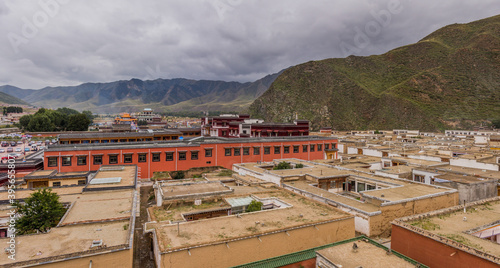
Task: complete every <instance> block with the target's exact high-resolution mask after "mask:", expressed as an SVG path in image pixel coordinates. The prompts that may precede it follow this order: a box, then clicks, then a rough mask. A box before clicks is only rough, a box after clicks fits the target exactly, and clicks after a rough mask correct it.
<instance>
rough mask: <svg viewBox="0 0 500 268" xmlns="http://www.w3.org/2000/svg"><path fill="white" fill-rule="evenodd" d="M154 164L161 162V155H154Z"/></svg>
mask: <svg viewBox="0 0 500 268" xmlns="http://www.w3.org/2000/svg"><path fill="white" fill-rule="evenodd" d="M153 162H160V153H153Z"/></svg>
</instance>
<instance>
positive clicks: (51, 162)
mask: <svg viewBox="0 0 500 268" xmlns="http://www.w3.org/2000/svg"><path fill="white" fill-rule="evenodd" d="M48 159H49V160H48V166H49V167H57V157H48Z"/></svg>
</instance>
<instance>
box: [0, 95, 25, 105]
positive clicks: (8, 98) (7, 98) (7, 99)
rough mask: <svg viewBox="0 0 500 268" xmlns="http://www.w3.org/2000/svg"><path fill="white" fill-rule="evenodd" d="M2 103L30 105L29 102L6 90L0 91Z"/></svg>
mask: <svg viewBox="0 0 500 268" xmlns="http://www.w3.org/2000/svg"><path fill="white" fill-rule="evenodd" d="M0 104H20V105H29V103H27V102H25V101H23V100H21V99H19V98H16V97H14V96H12V95H9V94H7V93H4V92H0Z"/></svg>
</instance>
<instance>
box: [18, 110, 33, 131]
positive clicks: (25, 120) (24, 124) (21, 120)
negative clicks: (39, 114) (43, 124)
mask: <svg viewBox="0 0 500 268" xmlns="http://www.w3.org/2000/svg"><path fill="white" fill-rule="evenodd" d="M32 118H33V115H32V114H29V115H23V116H21V118H19V125H21V128H22V129H24V130H27V129H28V124H29V123H30V121H31V119H32Z"/></svg>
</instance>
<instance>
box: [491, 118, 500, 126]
mask: <svg viewBox="0 0 500 268" xmlns="http://www.w3.org/2000/svg"><path fill="white" fill-rule="evenodd" d="M491 124H492V125H493V127H495V128H500V119H495V120H493V121H491Z"/></svg>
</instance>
